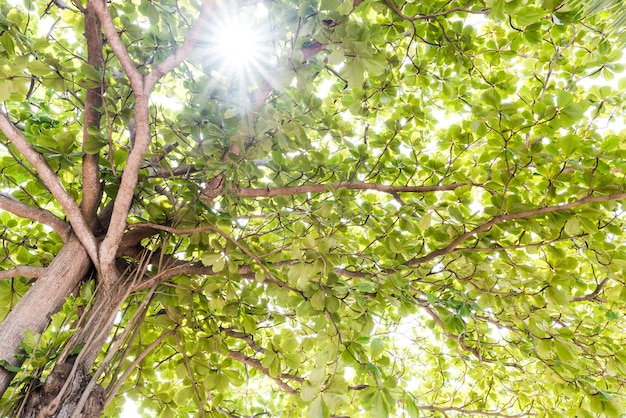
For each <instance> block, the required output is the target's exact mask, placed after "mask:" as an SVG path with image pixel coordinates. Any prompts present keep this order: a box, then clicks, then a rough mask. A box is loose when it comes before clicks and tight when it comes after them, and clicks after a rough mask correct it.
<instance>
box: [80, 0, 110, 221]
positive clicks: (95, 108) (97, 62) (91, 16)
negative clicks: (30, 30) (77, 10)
mask: <svg viewBox="0 0 626 418" xmlns="http://www.w3.org/2000/svg"><path fill="white" fill-rule="evenodd" d="M85 38H86V39H87V63H88V64H90V65H92V66H94V67H96V68H100V69H102V68H103V66H104V57H103V56H102V47H103V42H102V26H101V25H100V21H99V20H98V16H96V13H95V10H94V2H93V1H89V2H88V3H87V7H86V9H85ZM100 84H102V82H101V83H100ZM101 108H102V85H99V86H98V87H95V88H90V89H87V93H86V99H85V113H84V123H83V151H84V147H85V144H86V143H87V141H88V137H89V130H90V128H91V129H95V130H100V118H101V117H102V112H101V111H100V110H99V109H101ZM99 158H100V153H95V154H88V153H85V154H84V155H83V199H82V201H81V204H80V209H81V211H82V213H83V216H84V217H85V220H86V221H87V223H88V224H89V225H90V226H91V227H92V228H93V227H94V226H95V224H96V221H97V211H98V206H99V205H100V199H101V197H102V186H101V185H100V164H99Z"/></svg>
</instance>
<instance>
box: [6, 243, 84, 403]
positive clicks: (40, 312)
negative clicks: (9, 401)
mask: <svg viewBox="0 0 626 418" xmlns="http://www.w3.org/2000/svg"><path fill="white" fill-rule="evenodd" d="M90 268H91V262H90V260H89V256H88V255H87V252H86V251H85V248H84V247H83V246H82V244H81V243H80V241H79V240H78V238H76V236H74V235H72V236H71V237H70V239H69V240H68V242H67V244H66V245H65V246H64V247H63V249H62V250H61V251H60V252H59V254H58V255H57V256H56V257H55V259H54V260H53V261H52V263H50V265H49V266H48V268H47V271H46V272H45V273H44V274H43V275H42V276H41V277H40V278H39V279H38V280H37V281H36V282H35V284H34V285H33V286H32V287H31V288H30V289H29V290H28V291H27V292H26V294H25V295H24V296H23V297H22V298H21V299H20V300H19V302H18V303H17V304H16V305H15V307H14V308H13V310H12V311H11V312H9V314H8V315H7V317H6V318H5V319H4V321H2V323H1V324H0V335H1V336H2V339H0V360H6V361H7V362H8V363H9V364H10V365H12V366H20V365H21V362H22V360H20V359H16V358H15V356H16V355H17V354H19V352H20V350H19V343H20V341H22V338H23V335H24V332H26V331H27V330H29V329H30V330H32V331H34V332H38V333H40V332H43V331H44V330H45V329H46V327H47V326H48V323H49V321H50V317H51V315H52V314H53V313H55V312H57V311H58V310H59V309H60V308H61V306H63V303H64V302H65V298H66V297H67V296H68V295H70V294H71V293H72V291H73V290H74V289H75V288H76V286H78V284H79V283H80V282H81V280H82V279H83V278H84V277H85V276H86V275H87V273H88V272H89V270H90ZM13 376H14V374H13V373H10V372H8V371H7V370H5V369H3V368H0V395H2V394H3V393H4V392H5V391H6V389H7V387H8V386H9V384H10V383H11V380H12V379H13Z"/></svg>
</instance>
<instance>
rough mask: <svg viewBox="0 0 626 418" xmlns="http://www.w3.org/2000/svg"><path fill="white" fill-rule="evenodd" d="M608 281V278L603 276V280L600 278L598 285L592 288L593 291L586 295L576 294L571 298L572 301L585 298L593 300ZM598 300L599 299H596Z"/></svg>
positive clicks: (581, 300) (579, 300)
mask: <svg viewBox="0 0 626 418" xmlns="http://www.w3.org/2000/svg"><path fill="white" fill-rule="evenodd" d="M608 282H609V278H608V277H605V278H604V280H602V281H601V282H600V284H599V285H598V286H596V288H595V289H594V291H593V292H591V293H589V294H588V295H584V296H576V297H573V298H572V300H571V301H572V302H583V301H585V300H594V299H598V295H599V294H600V292H601V291H602V289H604V286H605V285H606V284H607V283H608ZM598 300H600V299H598Z"/></svg>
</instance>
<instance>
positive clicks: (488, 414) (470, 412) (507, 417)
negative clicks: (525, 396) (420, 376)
mask: <svg viewBox="0 0 626 418" xmlns="http://www.w3.org/2000/svg"><path fill="white" fill-rule="evenodd" d="M417 408H418V409H421V410H422V411H437V412H442V413H444V414H445V413H446V412H460V413H462V414H467V415H479V416H481V415H482V416H486V417H504V418H519V417H530V416H535V415H537V414H534V413H531V412H526V413H524V412H522V413H520V414H515V415H508V414H503V413H502V412H490V411H481V410H479V409H472V410H470V409H463V408H458V407H456V406H447V407H441V406H434V405H421V406H420V405H417Z"/></svg>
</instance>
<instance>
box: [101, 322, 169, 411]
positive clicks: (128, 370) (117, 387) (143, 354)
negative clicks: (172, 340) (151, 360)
mask: <svg viewBox="0 0 626 418" xmlns="http://www.w3.org/2000/svg"><path fill="white" fill-rule="evenodd" d="M174 333H176V329H172V330H169V331H168V332H166V333H165V334H161V335H160V336H159V337H158V338H157V339H156V340H154V341H153V342H152V343H150V345H148V346H147V347H146V348H144V349H143V350H142V351H141V353H139V354H138V355H137V358H135V359H134V360H133V362H132V363H131V364H130V365H129V366H128V367H127V368H126V370H124V372H123V373H122V374H121V376H120V377H119V378H118V380H117V381H116V382H115V386H113V388H112V389H111V390H110V393H109V395H108V396H107V399H106V401H105V404H104V406H106V405H108V404H109V403H110V402H111V401H112V400H113V398H114V397H115V395H116V394H117V392H118V391H119V390H120V388H121V387H122V385H123V384H124V382H125V381H126V379H127V378H128V376H129V375H130V374H131V373H132V372H133V370H135V368H136V367H137V366H138V365H139V363H141V362H142V360H143V359H144V358H146V356H147V355H148V354H150V353H151V352H152V350H154V349H155V348H156V347H157V346H158V345H159V344H161V343H162V342H163V341H164V340H165V339H166V338H167V337H169V336H170V335H173V334H174Z"/></svg>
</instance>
